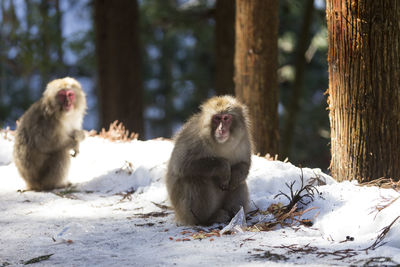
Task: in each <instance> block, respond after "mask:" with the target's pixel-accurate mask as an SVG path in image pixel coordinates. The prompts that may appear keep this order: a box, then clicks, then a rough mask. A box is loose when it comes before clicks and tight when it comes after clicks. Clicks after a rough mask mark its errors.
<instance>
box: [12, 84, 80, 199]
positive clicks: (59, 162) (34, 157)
mask: <svg viewBox="0 0 400 267" xmlns="http://www.w3.org/2000/svg"><path fill="white" fill-rule="evenodd" d="M85 111H86V97H85V94H84V92H83V91H82V88H81V85H80V84H79V82H78V81H76V80H75V79H73V78H69V77H66V78H64V79H57V80H54V81H52V82H50V83H49V84H48V85H47V87H46V90H45V91H44V93H43V96H42V98H41V99H39V100H38V101H37V102H35V103H33V104H32V106H31V107H30V108H29V109H28V110H27V111H26V112H25V114H24V115H23V116H22V117H21V118H20V119H19V121H18V123H17V130H16V135H15V144H14V162H15V165H16V166H17V169H18V171H19V173H20V175H21V176H22V178H24V180H25V182H26V185H27V189H29V190H36V191H37V190H52V189H55V188H61V187H65V186H67V185H68V183H67V181H66V177H67V174H68V169H69V166H70V157H71V156H74V157H75V156H76V155H77V154H78V153H79V142H80V141H82V140H83V139H84V137H85V135H84V133H83V131H82V130H81V129H82V121H83V116H84V114H85ZM71 152H72V154H71Z"/></svg>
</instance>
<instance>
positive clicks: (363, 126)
mask: <svg viewBox="0 0 400 267" xmlns="http://www.w3.org/2000/svg"><path fill="white" fill-rule="evenodd" d="M326 13H327V21H328V41H329V51H328V63H329V91H328V92H329V99H328V103H329V109H330V113H329V118H330V123H331V146H332V147H331V150H332V151H331V153H332V161H331V167H330V168H331V171H332V175H333V177H334V178H335V179H336V180H338V181H342V180H352V179H357V180H358V181H359V182H366V181H371V180H374V179H377V178H380V177H388V178H394V179H396V180H398V179H399V178H400V149H399V147H400V127H399V126H400V54H399V52H400V51H399V44H400V2H399V1H397V0H395V1H393V0H376V1H366V0H352V1H346V0H328V1H327V6H326Z"/></svg>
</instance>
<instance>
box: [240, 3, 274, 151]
mask: <svg viewBox="0 0 400 267" xmlns="http://www.w3.org/2000/svg"><path fill="white" fill-rule="evenodd" d="M235 27H236V45H235V79H234V81H235V93H236V96H237V97H238V98H239V99H241V100H242V101H244V102H245V103H246V104H247V106H248V107H249V110H250V116H251V119H252V123H253V127H252V128H253V129H252V132H253V139H254V141H255V150H256V151H255V152H259V153H261V154H262V155H264V154H266V153H270V154H271V155H275V154H277V153H278V144H279V132H278V82H277V64H278V63H277V61H278V44H277V43H278V42H277V40H278V0H269V1H265V0H251V1H249V0H236V25H235Z"/></svg>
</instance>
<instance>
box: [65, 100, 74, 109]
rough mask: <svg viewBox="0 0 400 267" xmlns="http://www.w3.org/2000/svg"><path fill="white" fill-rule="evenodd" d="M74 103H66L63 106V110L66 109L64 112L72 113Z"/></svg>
mask: <svg viewBox="0 0 400 267" xmlns="http://www.w3.org/2000/svg"><path fill="white" fill-rule="evenodd" d="M72 106H73V105H72V102H71V101H65V102H64V105H63V108H64V110H65V111H70V110H71V108H72Z"/></svg>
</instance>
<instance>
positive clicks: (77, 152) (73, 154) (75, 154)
mask: <svg viewBox="0 0 400 267" xmlns="http://www.w3.org/2000/svg"><path fill="white" fill-rule="evenodd" d="M78 154H79V145H78V146H76V147H74V148H73V149H72V154H71V156H72V157H74V158H75V157H76V156H78Z"/></svg>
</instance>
